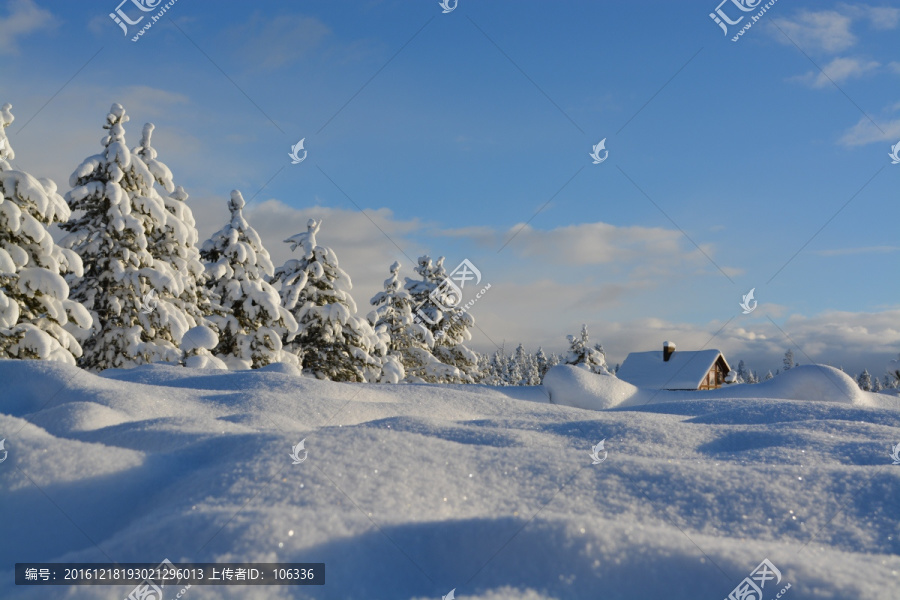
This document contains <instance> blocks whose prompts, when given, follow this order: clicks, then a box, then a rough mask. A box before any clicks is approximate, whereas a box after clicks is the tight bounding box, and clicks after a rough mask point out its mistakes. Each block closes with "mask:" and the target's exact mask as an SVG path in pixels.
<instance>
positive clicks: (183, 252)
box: [132, 123, 213, 327]
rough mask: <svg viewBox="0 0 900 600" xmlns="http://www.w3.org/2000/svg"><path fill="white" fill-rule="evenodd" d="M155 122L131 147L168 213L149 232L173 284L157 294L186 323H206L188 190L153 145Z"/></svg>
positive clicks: (208, 307) (153, 252)
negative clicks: (173, 308) (146, 171)
mask: <svg viewBox="0 0 900 600" xmlns="http://www.w3.org/2000/svg"><path fill="white" fill-rule="evenodd" d="M153 130H154V125H153V123H147V124H146V125H144V130H143V135H142V136H141V143H140V144H139V145H138V146H136V147H135V148H134V149H132V153H133V154H134V155H135V156H137V157H139V158H140V159H141V160H142V161H143V162H144V164H145V165H147V169H148V170H149V171H150V173H151V175H152V176H153V178H154V180H155V181H156V184H157V185H158V186H159V187H160V188H161V190H160V191H159V192H158V193H159V195H160V198H161V200H162V203H163V206H164V207H165V209H166V211H167V213H168V214H166V215H165V220H161V219H156V220H154V224H155V225H156V227H155V228H154V229H153V230H152V231H151V232H149V233H148V240H147V241H148V246H149V250H150V254H151V256H153V258H154V260H155V261H156V264H157V265H158V266H159V265H163V264H164V265H165V266H166V268H167V269H168V270H169V274H170V275H169V276H170V277H171V278H172V279H173V280H174V285H172V286H171V290H172V291H171V292H169V291H168V289H169V288H165V289H163V290H162V291H161V292H160V291H158V297H159V298H160V299H162V300H164V301H168V302H170V303H171V304H172V306H173V307H175V308H177V309H178V310H181V311H182V312H183V313H184V316H185V319H186V320H187V322H188V324H189V325H190V326H191V327H193V326H195V325H205V324H208V322H207V320H206V318H205V315H207V314H209V313H210V312H212V310H213V307H212V306H211V304H210V299H209V292H208V289H207V288H206V287H205V286H204V285H203V283H204V279H205V273H204V267H203V262H202V261H201V259H200V249H199V247H198V243H199V234H198V232H197V227H196V222H195V220H194V215H193V213H192V211H191V208H190V206H188V204H187V199H188V194H187V192H185V191H184V188H183V187H181V186H176V185H175V183H174V179H173V177H172V171H171V170H170V169H169V167H168V166H166V164H165V163H163V162H162V161H160V160H159V159H158V158H157V157H158V153H157V151H156V148H154V147H153V146H152V135H153Z"/></svg>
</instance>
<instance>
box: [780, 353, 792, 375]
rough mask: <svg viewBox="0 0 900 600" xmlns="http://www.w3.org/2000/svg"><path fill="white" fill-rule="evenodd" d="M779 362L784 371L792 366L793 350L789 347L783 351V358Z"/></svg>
mask: <svg viewBox="0 0 900 600" xmlns="http://www.w3.org/2000/svg"><path fill="white" fill-rule="evenodd" d="M781 362H782V363H783V364H784V370H785V371H787V370H788V369H791V368H793V367H794V352H793V351H792V350H791V349H790V348H788V351H787V352H785V353H784V360H783V361H781Z"/></svg>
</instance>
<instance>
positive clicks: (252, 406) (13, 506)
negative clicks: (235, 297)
mask: <svg viewBox="0 0 900 600" xmlns="http://www.w3.org/2000/svg"><path fill="white" fill-rule="evenodd" d="M848 382H849V383H848ZM854 387H855V386H853V384H852V381H851V380H849V378H846V376H844V375H843V374H842V373H840V371H836V370H833V369H828V368H823V367H814V366H807V367H799V368H796V369H794V370H792V371H789V372H787V373H785V374H782V375H780V376H778V377H776V378H775V379H774V380H771V381H769V382H767V383H764V384H757V385H753V386H746V385H745V386H735V387H731V388H728V389H725V390H720V391H713V392H654V391H644V390H638V389H637V388H634V387H633V386H630V385H629V384H626V383H624V382H621V381H618V380H615V379H613V378H603V376H600V375H593V374H591V373H587V372H585V371H582V370H580V369H575V368H572V367H560V368H557V369H556V370H554V371H553V372H552V373H551V374H550V375H549V376H548V380H547V388H546V389H544V388H509V387H508V388H489V387H484V386H438V385H364V384H352V385H348V384H338V383H331V382H323V381H317V380H313V379H308V378H304V377H300V376H298V375H297V374H296V373H294V372H291V370H290V369H286V368H280V367H271V368H268V369H263V370H260V371H243V372H223V371H202V370H192V369H185V368H180V367H168V366H147V367H141V368H137V369H133V370H128V371H107V372H105V373H104V374H103V375H102V376H96V375H92V374H89V373H86V372H84V371H80V370H78V369H76V368H74V367H69V366H65V365H59V364H51V363H47V362H31V361H0V438H4V437H5V438H6V444H5V446H6V450H8V451H9V456H8V459H7V460H6V461H5V462H3V463H0V598H4V599H6V598H29V599H32V598H33V599H44V598H51V599H55V598H102V599H110V600H112V599H122V598H124V597H125V596H126V595H127V594H128V592H129V591H130V587H129V586H112V587H106V586H103V587H101V586H81V587H70V588H67V587H41V588H24V587H22V586H20V587H18V588H17V587H16V586H14V585H13V584H12V581H13V575H12V569H13V565H14V563H16V562H38V561H43V562H111V561H118V562H154V563H158V562H160V561H162V559H164V558H168V559H169V560H171V561H173V562H214V561H232V562H238V561H246V562H250V561H253V562H324V563H326V570H327V575H326V579H327V584H326V585H325V586H323V587H287V586H285V587H272V586H268V587H230V588H226V587H221V586H216V587H212V586H209V587H201V586H193V587H192V588H191V589H190V590H188V591H187V592H186V593H185V594H184V595H183V596H182V598H184V599H186V600H194V599H206V598H242V599H245V598H246V599H257V598H258V599H262V598H266V599H268V598H276V599H277V598H334V599H357V598H358V599H361V600H362V599H366V600H372V599H381V598H384V599H407V598H433V599H438V598H441V596H442V595H444V594H447V593H448V592H449V591H450V590H451V589H453V588H455V589H456V592H455V596H456V598H459V599H460V600H463V599H466V598H483V599H487V598H491V599H499V598H511V599H512V598H516V599H527V600H531V599H538V598H559V599H577V598H586V599H596V598H603V599H605V600H606V599H645V598H646V599H657V598H659V599H666V600H700V599H706V598H709V599H710V600H721V599H723V598H725V597H727V595H728V594H729V592H731V590H732V589H733V588H734V587H735V586H736V585H737V584H738V583H740V582H741V580H742V579H743V578H744V577H745V576H747V575H748V574H749V573H750V571H751V570H753V569H754V568H755V567H756V566H757V565H758V564H759V563H760V562H761V561H762V560H763V559H764V558H768V559H769V560H770V561H772V563H773V564H775V565H776V566H777V567H778V568H779V569H780V570H781V572H782V575H783V580H782V582H781V586H784V585H785V584H786V583H787V582H790V584H791V589H790V590H789V591H788V592H787V593H786V594H785V595H784V596H783V598H785V599H786V600H791V599H800V598H825V599H829V598H834V599H838V598H840V599H868V598H883V599H885V600H891V599H896V598H898V597H900V556H898V555H900V525H898V522H900V465H892V464H891V462H892V461H891V458H890V456H889V453H890V450H891V446H892V445H894V444H897V443H898V442H900V407H898V400H897V398H894V397H889V396H886V395H879V394H869V393H863V392H859V391H858V389H854ZM548 395H549V397H550V398H552V403H550V401H549V399H548ZM758 396H764V397H762V398H760V397H758ZM786 398H790V399H786ZM822 400H824V401H822ZM564 404H575V405H578V406H583V407H586V408H606V410H585V409H583V408H575V407H572V406H565V405H564ZM303 438H305V439H306V442H305V448H306V450H308V452H309V455H308V459H307V460H306V461H304V462H303V463H301V464H297V465H293V464H292V462H293V461H292V459H291V457H290V456H289V455H290V452H291V448H292V446H294V445H296V444H297V443H298V442H299V441H300V440H301V439H303ZM602 439H605V440H606V443H605V448H606V450H607V451H608V453H609V454H608V457H607V459H606V460H605V461H603V462H602V463H600V464H597V465H592V464H591V463H592V459H591V456H590V451H591V447H592V446H594V445H595V444H597V442H599V441H600V440H602ZM289 531H293V535H289ZM781 586H779V587H778V588H774V587H773V586H772V584H771V583H769V585H767V586H766V589H765V591H766V594H765V596H764V600H770V598H771V597H774V595H775V593H777V592H778V590H779V589H780V587H781ZM770 590H771V591H770ZM178 591H179V590H178V589H174V590H172V591H171V592H170V593H169V595H171V596H173V597H174V594H175V593H177V592H178ZM166 600H170V599H169V597H168V595H167V597H166Z"/></svg>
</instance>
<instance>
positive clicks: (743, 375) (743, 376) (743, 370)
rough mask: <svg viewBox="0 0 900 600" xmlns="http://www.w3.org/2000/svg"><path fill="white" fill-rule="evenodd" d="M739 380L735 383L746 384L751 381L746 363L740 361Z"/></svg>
mask: <svg viewBox="0 0 900 600" xmlns="http://www.w3.org/2000/svg"><path fill="white" fill-rule="evenodd" d="M736 375H737V379H736V380H735V383H745V382H747V381H748V380H749V379H750V376H749V374H748V373H747V366H746V365H745V364H744V361H743V360H741V361H738V366H737V370H736Z"/></svg>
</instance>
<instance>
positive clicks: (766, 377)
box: [764, 370, 775, 381]
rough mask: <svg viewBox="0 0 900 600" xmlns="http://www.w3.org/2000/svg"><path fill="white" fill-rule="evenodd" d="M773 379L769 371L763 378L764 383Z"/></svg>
mask: <svg viewBox="0 0 900 600" xmlns="http://www.w3.org/2000/svg"><path fill="white" fill-rule="evenodd" d="M773 377H775V376H774V375H772V371H771V370H769V371H766V376H765V378H764V379H765V380H766V381H768V380H770V379H772V378H773Z"/></svg>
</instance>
